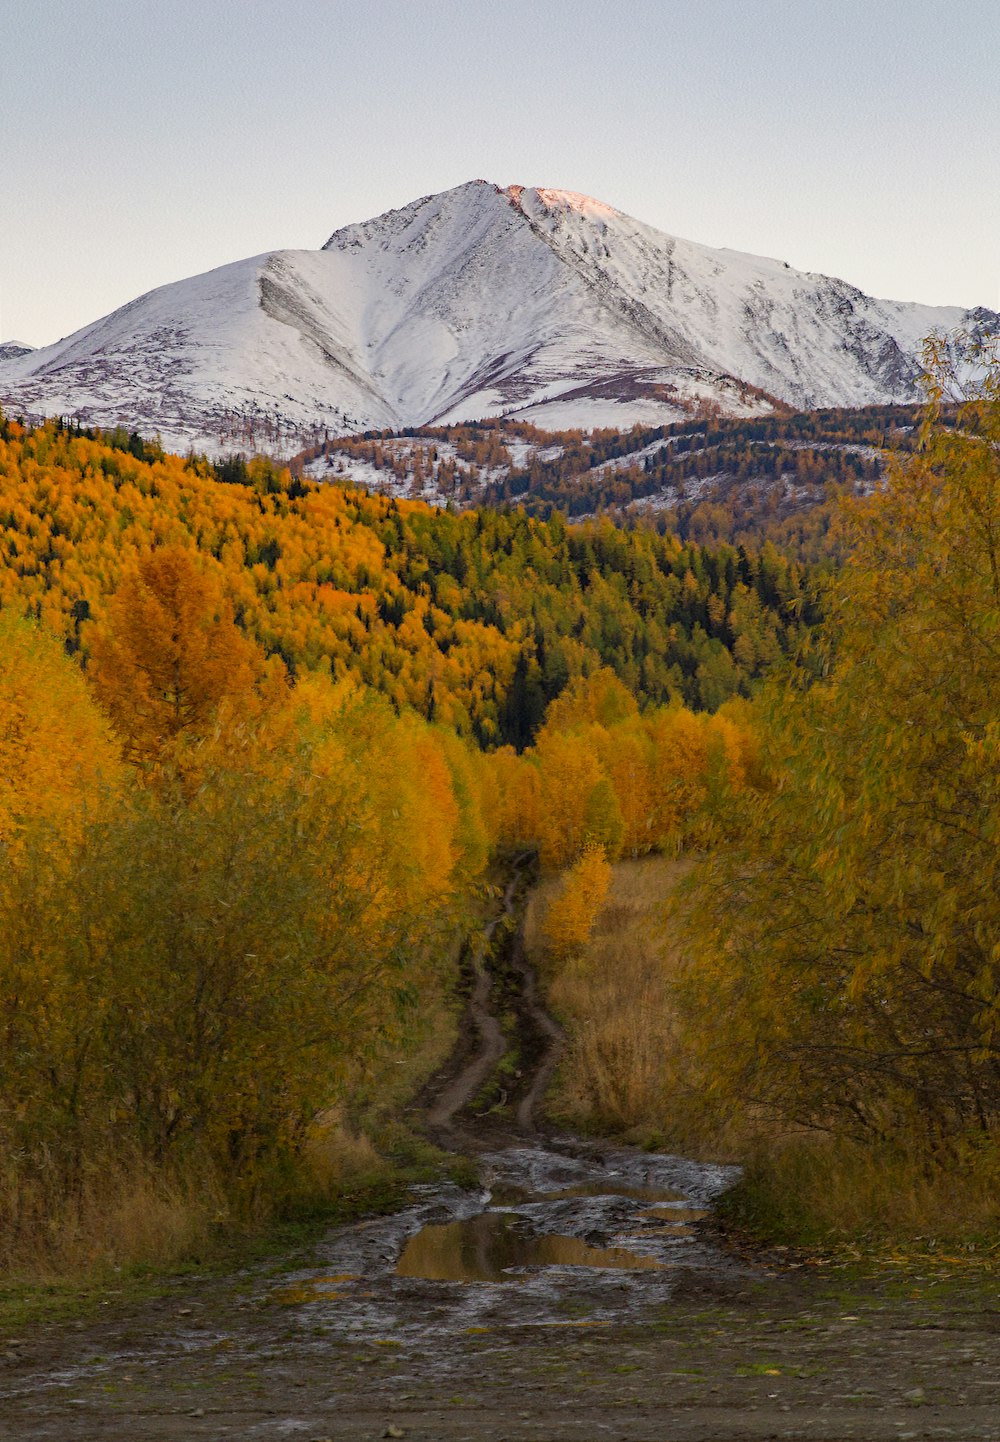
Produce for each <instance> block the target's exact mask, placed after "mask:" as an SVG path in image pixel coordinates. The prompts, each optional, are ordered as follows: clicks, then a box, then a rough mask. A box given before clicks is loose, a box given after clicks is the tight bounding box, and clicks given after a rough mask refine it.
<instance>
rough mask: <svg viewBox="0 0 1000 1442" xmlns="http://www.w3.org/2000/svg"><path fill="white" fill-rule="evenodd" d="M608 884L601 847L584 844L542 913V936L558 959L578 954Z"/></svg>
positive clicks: (589, 933) (596, 914) (606, 893)
mask: <svg viewBox="0 0 1000 1442" xmlns="http://www.w3.org/2000/svg"><path fill="white" fill-rule="evenodd" d="M610 885H611V867H610V866H609V865H608V861H607V858H606V857H605V855H604V847H603V846H599V845H590V846H587V847H585V848H584V852H583V855H582V856H581V857H580V859H579V861H577V862H576V864H575V865H574V866H572V867H571V868H570V870H569V871H568V872H567V873H566V878H565V881H564V882H563V887H562V890H561V891H560V893H559V895H558V896H557V897H556V898H555V899H554V901H553V902H552V904H551V905H550V907H549V909H548V913H547V915H546V917H545V923H544V928H543V929H544V934H545V940H546V943H547V945H548V948H549V950H550V951H551V953H552V955H553V956H554V957H556V959H557V960H566V959H568V958H570V957H573V956H576V955H579V953H580V952H581V951H582V950H583V948H584V947H585V946H586V944H587V942H588V941H589V940H590V935H591V932H592V931H593V929H594V923H595V922H596V920H597V917H598V915H599V914H600V910H601V907H602V906H603V905H604V902H605V900H606V899H607V895H608V887H609V886H610Z"/></svg>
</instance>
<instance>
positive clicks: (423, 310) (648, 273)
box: [0, 181, 1000, 454]
mask: <svg viewBox="0 0 1000 1442" xmlns="http://www.w3.org/2000/svg"><path fill="white" fill-rule="evenodd" d="M998 324H1000V321H998V317H997V316H996V315H995V314H994V313H993V312H989V311H985V310H979V311H975V312H966V311H963V310H961V309H960V308H958V307H930V306H919V305H910V304H904V303H899V302H894V301H879V300H873V299H872V298H870V297H868V296H866V295H864V294H863V293H862V292H861V291H859V290H857V289H855V288H854V287H852V286H850V285H848V284H847V283H846V282H844V281H839V280H833V279H830V278H828V277H825V276H819V275H812V274H806V273H803V272H800V271H795V270H792V269H791V268H790V267H789V266H787V265H785V264H783V263H782V262H780V261H776V260H768V259H764V258H762V257H758V256H749V255H742V254H740V253H739V252H736V251H729V250H712V249H709V248H708V247H705V246H699V245H695V244H693V243H692V242H690V241H684V240H678V239H676V238H674V237H672V236H668V235H664V234H662V233H661V232H659V231H657V230H654V229H653V228H652V227H650V226H648V225H644V224H643V223H642V222H641V221H637V220H633V219H632V218H631V217H629V216H626V215H623V214H621V213H620V212H619V211H616V210H614V209H612V207H610V206H607V205H604V204H603V203H601V202H600V201H595V200H592V199H590V198H589V197H586V196H580V195H576V194H574V193H572V192H568V191H558V190H539V189H526V188H524V187H523V186H509V187H508V188H507V189H506V190H502V189H500V187H498V186H496V185H493V184H491V183H489V182H487V181H472V182H469V183H468V184H466V185H461V186H458V187H457V188H456V189H454V190H449V191H444V192H443V193H441V194H439V195H432V196H427V197H425V198H423V199H422V200H417V201H414V202H413V203H412V204H410V205H407V206H404V207H403V208H402V209H400V210H395V211H389V212H387V213H386V214H385V215H381V216H378V217H376V218H375V219H374V220H370V221H366V222H364V223H362V224H358V225H351V226H347V227H345V228H344V229H342V230H339V231H337V232H336V233H335V234H334V235H332V236H331V237H330V239H329V240H328V241H327V243H326V245H325V246H324V247H323V249H322V250H319V251H275V252H272V253H270V254H266V255H262V256H255V257H253V258H251V259H249V260H243V261H238V262H236V263H235V264H233V265H228V266H223V267H221V268H220V269H218V270H215V271H211V272H209V273H207V274H206V275H200V276H196V277H194V278H192V279H190V280H184V281H179V282H177V283H175V284H173V285H167V286H162V287H160V288H159V289H158V290H154V291H151V292H149V294H148V295H144V296H141V297H139V299H137V300H135V301H132V302H131V303H130V304H129V305H126V306H124V307H123V308H122V309H121V310H118V311H115V312H114V314H112V315H110V316H107V317H105V318H104V319H103V320H100V321H97V322H95V323H94V324H93V325H90V326H87V327H85V328H84V329H83V330H81V331H78V332H77V333H76V334H75V335H73V336H70V337H68V338H67V339H66V340H63V341H59V342H57V343H56V344H55V345H53V346H48V347H46V348H44V349H43V350H39V351H33V352H30V353H26V354H17V353H15V354H11V350H12V349H14V350H15V351H16V350H17V349H18V348H11V347H9V346H8V347H7V348H2V349H0V404H3V405H5V406H6V408H7V409H8V410H12V411H14V412H16V413H28V414H53V413H61V414H73V415H79V416H81V418H83V419H85V420H88V421H91V422H93V423H96V424H99V425H104V426H107V425H116V424H124V425H127V426H128V427H129V428H135V429H138V430H140V431H144V432H147V433H150V432H154V431H158V432H159V433H160V434H161V436H162V438H163V440H164V442H165V443H166V444H168V445H170V446H173V447H177V448H181V449H184V448H186V447H188V446H192V445H193V446H194V447H196V448H197V449H206V450H208V451H210V452H212V453H218V452H221V451H226V450H232V449H247V450H264V451H272V452H276V453H279V454H281V453H286V454H287V453H291V452H293V451H296V450H299V449H301V448H302V447H303V446H305V445H308V444H310V443H312V442H313V441H315V440H316V439H317V438H321V437H322V435H323V433H324V432H330V433H335V432H350V431H357V430H366V429H376V428H378V429H381V428H400V427H404V426H413V425H420V424H425V423H430V422H440V423H447V422H454V421H459V420H473V419H479V418H482V417H484V416H488V415H497V414H507V415H511V416H517V417H519V418H524V419H529V420H532V421H534V422H535V423H536V424H538V425H542V426H549V427H564V426H580V427H583V428H589V427H592V426H595V425H599V426H616V425H617V426H630V425H632V424H633V422H635V421H637V420H638V421H641V422H643V423H661V422H666V421H671V420H676V419H680V418H682V417H684V416H685V415H688V414H691V413H692V412H693V411H695V410H697V409H698V408H699V407H702V408H703V407H705V406H711V407H717V408H718V409H719V410H720V411H721V412H722V413H724V414H727V415H750V414H757V413H760V412H762V411H766V410H768V409H769V408H770V407H771V405H772V401H773V399H778V400H780V401H783V402H786V403H789V404H793V405H796V406H821V405H847V406H850V405H861V404H866V403H874V402H889V401H902V400H911V399H914V398H915V396H916V384H915V383H916V378H917V375H918V372H919V366H918V356H919V350H920V342H921V340H922V338H923V337H924V336H925V335H926V334H927V333H928V332H930V331H931V330H943V331H953V330H956V329H961V328H963V327H964V328H969V329H973V330H975V329H977V328H978V330H979V331H980V332H981V331H984V330H985V331H990V330H992V329H995V328H996V327H997V326H998Z"/></svg>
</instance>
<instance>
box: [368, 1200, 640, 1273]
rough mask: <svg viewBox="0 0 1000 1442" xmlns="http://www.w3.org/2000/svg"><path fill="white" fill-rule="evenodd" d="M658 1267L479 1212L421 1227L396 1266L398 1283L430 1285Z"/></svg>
mask: <svg viewBox="0 0 1000 1442" xmlns="http://www.w3.org/2000/svg"><path fill="white" fill-rule="evenodd" d="M662 1266H663V1263H662V1262H658V1261H656V1260H655V1259H654V1258H652V1257H640V1256H638V1255H637V1254H636V1253H635V1252H630V1251H628V1250H626V1248H625V1247H591V1246H589V1245H588V1244H587V1243H586V1242H583V1241H581V1240H580V1239H579V1238H578V1237H562V1236H544V1235H541V1234H539V1233H537V1232H533V1231H531V1230H530V1228H529V1227H527V1226H526V1225H525V1222H524V1219H523V1218H521V1217H517V1216H512V1215H510V1214H509V1213H505V1212H480V1214H479V1215H478V1216H476V1217H469V1218H468V1219H466V1220H465V1221H458V1222H444V1223H441V1224H437V1225H431V1226H426V1227H423V1228H422V1229H421V1230H420V1231H419V1232H417V1233H416V1235H415V1236H413V1237H411V1238H410V1239H409V1241H408V1242H407V1244H406V1246H405V1247H404V1249H403V1254H402V1256H401V1257H400V1259H399V1262H398V1263H397V1265H396V1274H397V1276H400V1277H422V1278H423V1279H424V1280H426V1281H432V1282H520V1281H523V1280H524V1278H523V1276H519V1275H518V1272H517V1270H516V1269H518V1268H523V1267H598V1268H618V1269H621V1270H623V1271H629V1272H637V1271H649V1270H653V1269H657V1270H658V1269H660V1268H661V1267H662Z"/></svg>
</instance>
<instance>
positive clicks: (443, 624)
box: [0, 418, 818, 746]
mask: <svg viewBox="0 0 1000 1442" xmlns="http://www.w3.org/2000/svg"><path fill="white" fill-rule="evenodd" d="M164 544H172V545H176V544H180V545H182V546H186V547H191V548H193V549H195V550H197V551H198V552H199V553H200V555H201V557H202V559H203V563H204V565H205V567H206V569H209V570H211V571H212V572H214V573H215V574H216V576H217V578H219V579H220V580H221V581H222V583H223V586H224V589H225V591H226V593H227V595H228V597H229V598H230V602H231V605H232V608H233V614H234V616H235V618H236V620H237V622H238V623H239V624H240V625H241V626H242V627H243V628H244V629H245V630H246V632H247V633H248V634H249V635H251V636H252V637H253V638H254V639H255V640H257V641H258V642H259V643H260V644H262V645H263V647H264V648H265V649H266V650H267V651H268V652H269V653H271V654H277V655H279V656H281V657H282V658H283V660H284V662H285V664H286V665H287V667H288V669H289V670H290V671H291V672H297V671H300V670H327V669H329V670H330V671H331V672H332V673H333V674H334V675H335V676H339V675H342V674H345V673H348V672H353V673H355V674H357V675H358V676H360V678H361V679H362V680H364V681H365V682H367V683H368V684H370V685H373V686H375V687H377V688H378V689H380V690H382V691H383V692H385V693H387V694H388V695H389V696H390V697H391V699H392V700H393V701H394V703H395V704H397V705H398V706H400V707H403V706H406V705H409V706H412V707H414V708H415V709H416V710H417V711H419V712H421V713H423V714H424V715H425V716H428V717H431V718H434V719H436V720H439V721H442V722H445V723H447V724H450V725H452V726H454V727H455V728H456V729H457V730H458V731H459V732H460V733H463V734H467V735H472V736H474V737H475V738H476V739H477V740H478V741H479V742H480V743H481V744H483V745H487V746H490V745H495V744H499V743H502V742H512V743H514V744H515V745H517V746H523V745H524V744H526V742H527V741H528V740H529V739H530V737H531V736H532V734H533V733H534V730H535V729H536V727H537V725H538V723H539V722H540V720H541V717H542V714H543V711H544V708H545V706H546V704H547V703H548V701H550V700H551V699H552V698H553V697H555V696H556V695H558V694H559V692H560V691H561V690H562V688H563V687H564V686H565V685H566V683H567V681H568V680H569V679H571V678H572V677H574V676H577V675H581V674H588V673H589V672H591V671H593V670H594V669H596V668H597V667H598V666H599V665H602V664H603V665H607V666H610V667H611V668H613V669H614V671H615V672H616V673H617V674H618V675H619V676H620V677H621V678H622V680H623V681H625V682H626V684H627V685H628V686H629V688H630V689H631V690H633V691H634V693H635V694H636V695H637V696H638V697H639V699H640V701H641V702H655V703H662V702H666V701H669V700H671V699H672V698H678V699H680V700H682V701H684V702H685V703H686V704H688V705H689V706H694V707H700V708H706V709H714V708H715V707H717V706H718V705H720V704H721V703H722V702H723V701H725V700H726V699H727V698H728V697H730V696H732V695H735V694H747V693H748V692H749V691H750V689H751V688H752V686H753V683H754V682H755V680H756V679H757V678H758V677H760V676H761V675H762V674H763V673H764V672H765V671H766V670H767V669H768V668H769V667H771V666H772V665H773V664H774V663H775V662H776V661H777V660H779V659H780V657H781V656H782V655H783V654H785V653H786V652H787V651H788V650H789V648H790V647H791V646H792V645H793V644H794V643H795V640H796V638H797V636H798V634H799V632H800V630H801V628H802V627H803V626H805V625H810V624H811V623H812V622H813V621H814V620H815V619H816V617H817V614H818V611H817V600H816V578H815V576H814V575H813V574H812V573H811V572H810V571H809V570H808V568H806V567H804V566H803V565H801V564H798V563H795V562H792V561H789V560H787V559H785V558H783V557H782V556H780V555H779V554H778V552H777V551H776V550H775V549H774V548H773V547H772V546H770V545H765V546H764V547H763V549H762V550H761V551H760V552H755V551H751V550H748V549H746V548H743V547H732V546H728V545H722V546H717V547H713V548H707V547H704V546H701V545H697V544H691V543H685V542H683V541H681V540H680V539H678V538H677V537H675V536H672V535H657V534H656V533H655V532H653V531H652V530H648V529H641V530H634V531H622V530H619V529H616V528H615V527H614V526H613V525H612V524H611V522H610V521H608V520H601V521H592V522H589V523H586V524H582V525H567V524H566V522H565V521H564V520H563V519H562V518H561V517H560V516H559V515H554V516H552V517H551V518H550V519H548V520H543V519H541V518H537V517H531V516H528V515H527V514H525V513H524V511H523V510H520V509H509V510H504V511H495V510H488V509H481V510H475V511H466V512H463V513H460V514H456V513H454V512H453V511H451V510H440V509H435V508H432V507H429V506H427V505H424V504H422V503H419V502H412V501H406V500H398V499H395V498H393V497H386V496H382V495H372V494H368V493H366V492H364V491H361V490H358V489H357V488H355V487H348V486H341V485H336V484H332V485H331V484H327V485H322V486H315V485H311V484H308V483H306V484H303V483H302V482H301V481H300V480H298V479H293V478H292V477H291V476H290V474H289V472H287V471H281V470H278V469H276V468H275V467H273V466H272V465H270V464H269V463H268V462H266V461H263V460H258V461H254V462H252V463H251V465H250V466H249V468H247V467H244V466H243V465H242V463H237V464H225V463H223V464H220V465H217V466H212V465H210V464H209V463H208V462H206V461H204V460H203V459H197V458H189V459H188V460H186V461H185V460H182V459H180V458H178V457H175V456H170V455H166V454H164V453H163V452H162V451H161V450H160V449H159V448H158V447H156V446H149V445H147V444H145V443H143V442H142V441H141V440H140V439H139V438H138V437H137V436H135V435H131V436H130V435H128V434H125V433H124V432H120V433H114V434H101V433H85V434H81V433H79V432H74V431H71V430H67V429H65V428H63V427H61V426H60V425H58V424H55V423H54V424H49V425H46V426H44V427H41V428H39V429H35V430H25V429H24V428H23V427H22V426H20V425H18V424H17V423H15V422H13V421H8V420H3V419H2V418H0V588H2V589H0V604H2V606H3V607H5V608H10V609H12V610H14V611H19V612H23V613H27V614H30V615H33V616H36V617H38V618H39V619H40V620H41V621H43V622H44V623H45V624H46V625H47V626H48V627H49V628H50V629H52V630H54V631H55V632H56V633H57V634H60V635H61V636H62V637H63V638H64V641H65V645H66V648H67V650H69V651H70V652H71V653H73V654H78V655H79V656H80V659H81V660H82V661H83V662H84V664H85V663H86V661H87V658H88V654H89V647H90V641H91V636H92V631H93V627H94V625H95V623H97V622H99V621H100V620H101V617H102V615H103V613H104V610H105V607H106V604H107V600H108V597H109V596H110V595H111V594H112V593H113V592H114V590H115V589H116V588H117V587H118V585H119V584H120V582H121V580H122V578H123V577H124V576H125V575H127V574H128V573H129V572H131V571H133V570H134V568H135V566H136V563H137V561H138V560H139V559H140V558H141V557H142V556H143V555H145V554H148V553H149V551H150V550H151V549H153V548H154V547H156V546H158V545H164Z"/></svg>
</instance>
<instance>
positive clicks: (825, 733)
mask: <svg viewBox="0 0 1000 1442" xmlns="http://www.w3.org/2000/svg"><path fill="white" fill-rule="evenodd" d="M928 362H929V371H930V382H929V392H930V394H929V403H928V406H927V409H926V413H925V418H924V424H923V429H922V432H921V436H920V445H919V448H918V450H917V451H916V453H915V454H914V455H913V456H912V457H910V458H907V459H899V460H897V462H896V463H895V464H894V465H893V466H892V468H891V470H890V474H889V479H888V484H887V486H886V488H885V490H884V491H883V492H881V493H879V494H877V495H876V496H874V497H872V498H871V499H870V500H868V501H866V502H863V503H858V504H855V505H854V506H853V507H852V511H851V516H850V527H851V531H852V534H853V538H854V547H853V550H852V554H851V557H850V560H849V563H848V564H847V566H846V567H845V569H844V571H843V573H842V575H841V576H840V578H839V579H838V580H837V582H836V583H835V585H834V587H833V591H832V596H831V602H830V619H829V621H828V623H827V625H826V627H825V630H824V633H823V636H822V639H821V645H820V660H821V662H822V670H823V672H824V674H823V675H822V678H821V679H820V680H819V681H818V682H816V684H812V685H809V684H807V683H806V681H805V679H804V678H803V676H802V675H801V674H793V675H792V676H791V677H790V678H789V679H788V680H786V681H785V682H784V684H782V685H780V686H779V685H772V686H771V687H770V689H769V691H768V695H767V698H766V705H765V707H764V711H763V721H762V727H761V730H762V735H763V744H764V753H765V760H766V765H767V767H768V768H769V770H770V775H771V783H772V784H771V790H770V793H769V794H766V795H763V796H762V795H760V794H758V795H757V796H756V797H755V798H751V796H750V793H745V794H744V809H743V813H742V817H741V823H742V826H743V841H742V844H741V845H740V846H739V847H737V848H735V849H734V850H732V851H730V852H729V853H727V854H725V855H723V856H721V857H720V858H718V859H717V860H716V861H715V862H714V863H713V864H711V865H709V866H708V867H707V870H706V871H705V872H704V873H703V879H702V882H701V885H700V890H699V895H698V897H697V900H696V906H695V908H694V913H693V917H692V921H693V925H692V928H691V939H692V944H693V945H694V946H695V947H696V949H697V950H698V952H699V956H700V960H699V967H698V971H697V973H696V975H695V978H694V994H695V996H696V998H698V999H699V1003H698V1005H697V1006H696V1007H695V1011H694V1016H695V1018H696V1021H695V1026H696V1028H697V1027H701V1026H703V1025H704V1020H705V1016H706V1014H707V1013H708V1012H709V1011H710V1012H711V1014H712V1015H713V1016H718V1015H720V1014H722V1015H725V1016H726V1017H727V1019H728V1020H727V1030H726V1033H725V1037H724V1041H723V1043H722V1044H720V1043H719V1040H718V1037H717V1036H716V1037H715V1038H714V1039H713V1043H712V1046H713V1051H712V1053H711V1055H708V1056H706V1058H705V1064H706V1067H707V1071H708V1074H709V1076H710V1077H711V1078H712V1079H713V1081H714V1083H715V1084H716V1085H718V1086H719V1087H720V1088H721V1089H723V1090H724V1091H728V1092H730V1093H731V1094H733V1093H735V1094H737V1095H741V1096H743V1097H755V1098H758V1099H761V1100H764V1101H766V1102H767V1103H769V1104H772V1105H775V1106H777V1107H778V1108H780V1109H781V1110H782V1111H783V1112H784V1113H785V1114H787V1115H791V1116H795V1117H798V1118H799V1119H801V1120H804V1121H806V1122H808V1123H810V1124H813V1125H815V1124H819V1125H822V1126H830V1127H839V1128H844V1129H848V1130H852V1131H854V1132H856V1133H858V1134H862V1135H890V1134H893V1133H894V1132H895V1131H897V1130H898V1129H900V1128H902V1127H906V1128H912V1129H915V1130H917V1131H918V1132H919V1133H920V1135H921V1136H922V1137H923V1138H924V1140H925V1141H926V1142H927V1144H928V1145H932V1146H937V1145H939V1144H940V1143H941V1141H942V1139H944V1138H947V1137H950V1136H953V1135H954V1134H955V1133H956V1132H960V1131H963V1130H968V1129H969V1128H974V1129H979V1130H980V1131H982V1132H988V1131H989V1130H990V1128H991V1127H992V1126H994V1125H995V1124H996V1122H997V1119H998V1116H1000V985H998V983H1000V941H998V938H1000V900H998V898H1000V863H998V856H1000V851H998V841H1000V784H998V777H1000V766H998V762H1000V719H998V699H1000V367H998V365H997V363H996V361H995V359H994V361H993V363H992V365H991V368H990V370H989V373H988V375H987V378H986V380H985V382H984V383H983V384H982V385H981V386H979V387H977V388H975V389H974V390H971V391H968V390H967V391H965V393H964V395H962V396H960V409H959V417H958V424H957V425H955V426H943V425H941V424H940V412H941V406H942V405H943V404H944V403H945V401H946V400H951V399H952V398H953V397H954V395H955V393H956V391H957V390H958V389H959V386H958V381H957V378H956V377H955V376H954V375H953V374H951V373H950V371H949V368H948V361H947V356H946V354H945V352H944V351H943V349H942V348H941V347H937V346H931V347H930V349H929V352H928Z"/></svg>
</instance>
